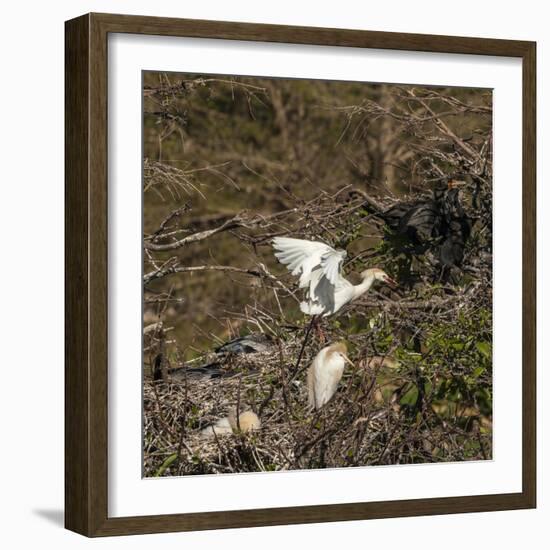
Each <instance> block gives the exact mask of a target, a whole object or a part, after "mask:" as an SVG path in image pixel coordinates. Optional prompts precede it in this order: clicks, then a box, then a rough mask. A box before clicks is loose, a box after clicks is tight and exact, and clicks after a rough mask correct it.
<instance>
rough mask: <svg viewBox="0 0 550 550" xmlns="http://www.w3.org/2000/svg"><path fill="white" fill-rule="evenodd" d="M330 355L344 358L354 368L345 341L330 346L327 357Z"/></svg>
mask: <svg viewBox="0 0 550 550" xmlns="http://www.w3.org/2000/svg"><path fill="white" fill-rule="evenodd" d="M329 354H331V355H336V356H337V357H340V358H342V359H343V360H344V361H345V362H346V363H349V364H350V365H351V366H352V367H353V366H354V365H353V363H352V362H351V360H350V358H349V357H348V347H347V345H346V343H345V342H343V341H342V342H335V343H334V344H331V345H330V346H328V350H327V356H328V355H329Z"/></svg>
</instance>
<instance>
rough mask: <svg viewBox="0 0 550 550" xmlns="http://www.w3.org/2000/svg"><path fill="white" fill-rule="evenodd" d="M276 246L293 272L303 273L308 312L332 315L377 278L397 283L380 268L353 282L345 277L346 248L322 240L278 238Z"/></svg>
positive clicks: (389, 282) (279, 254) (372, 269)
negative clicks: (343, 267) (355, 283)
mask: <svg viewBox="0 0 550 550" xmlns="http://www.w3.org/2000/svg"><path fill="white" fill-rule="evenodd" d="M273 248H274V249H275V251H276V252H275V256H276V258H277V259H278V260H279V261H280V262H281V263H282V264H284V265H286V267H287V269H288V270H289V271H290V272H291V273H292V275H299V276H300V283H299V284H300V288H307V300H306V301H304V302H302V303H301V304H300V309H301V310H302V311H303V312H304V313H305V314H307V315H323V317H327V316H328V315H332V314H333V313H336V312H337V311H338V310H340V309H341V308H342V307H344V306H345V305H346V304H347V303H349V302H351V301H352V300H355V299H357V298H359V297H360V296H362V295H363V294H365V292H368V290H369V289H370V287H371V286H372V285H373V284H374V283H375V282H376V281H381V282H383V283H386V284H387V285H389V286H392V287H395V286H397V283H396V282H395V281H394V280H393V279H392V278H391V277H390V276H389V275H388V274H387V273H385V272H384V271H382V270H381V269H379V268H377V267H375V268H371V269H367V270H365V271H363V272H362V273H361V278H362V279H363V281H362V282H361V283H360V284H358V285H352V284H351V283H350V282H349V281H348V280H347V279H345V278H344V277H343V276H342V264H343V263H344V259H345V258H346V256H347V253H346V251H345V250H339V249H335V248H332V247H331V246H329V245H328V244H325V243H322V242H319V241H306V240H302V239H292V238H290V237H275V238H274V239H273Z"/></svg>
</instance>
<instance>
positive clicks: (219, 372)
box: [168, 333, 273, 382]
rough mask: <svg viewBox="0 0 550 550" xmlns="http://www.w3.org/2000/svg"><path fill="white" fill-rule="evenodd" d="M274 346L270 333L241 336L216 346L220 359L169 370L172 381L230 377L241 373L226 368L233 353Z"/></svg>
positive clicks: (246, 352)
mask: <svg viewBox="0 0 550 550" xmlns="http://www.w3.org/2000/svg"><path fill="white" fill-rule="evenodd" d="M271 346H273V338H272V337H271V336H269V335H268V334H262V333H253V334H248V335H247V336H240V337H239V338H235V339H233V340H230V341H229V342H225V343H224V344H222V345H221V346H219V347H217V348H215V350H214V352H215V353H216V355H217V356H218V359H217V360H215V361H213V362H212V363H208V364H207V365H201V366H200V367H187V366H183V367H178V368H175V369H172V370H170V371H168V375H169V376H170V378H171V379H172V381H176V382H183V381H184V380H185V379H186V378H187V379H191V380H196V379H204V380H211V379H214V378H230V377H232V376H236V375H237V374H239V373H238V372H236V371H233V370H231V369H227V368H224V367H225V362H226V360H227V359H229V357H230V356H233V355H241V354H252V353H261V352H264V351H268V350H269V349H270V347H271Z"/></svg>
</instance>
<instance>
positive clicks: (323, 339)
mask: <svg viewBox="0 0 550 550" xmlns="http://www.w3.org/2000/svg"><path fill="white" fill-rule="evenodd" d="M322 323H323V321H322V319H316V320H315V332H317V338H318V340H319V344H320V345H321V347H323V346H324V345H325V342H326V340H327V338H326V336H325V331H324V330H323V326H322Z"/></svg>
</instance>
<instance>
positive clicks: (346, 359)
mask: <svg viewBox="0 0 550 550" xmlns="http://www.w3.org/2000/svg"><path fill="white" fill-rule="evenodd" d="M342 357H343V358H344V361H346V363H349V364H350V365H351V366H352V367H355V365H354V364H353V363H352V362H351V359H350V358H349V357H348V356H347V355H344V354H342Z"/></svg>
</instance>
